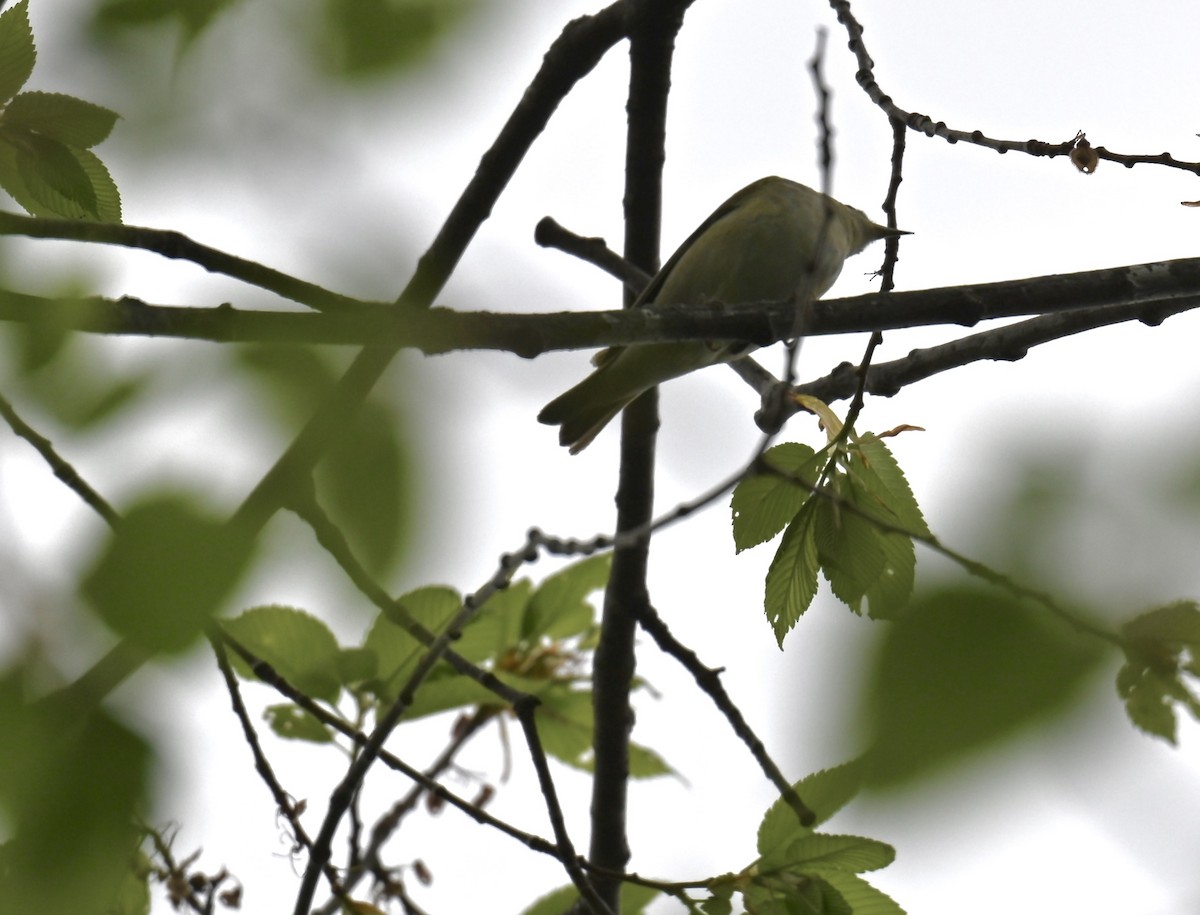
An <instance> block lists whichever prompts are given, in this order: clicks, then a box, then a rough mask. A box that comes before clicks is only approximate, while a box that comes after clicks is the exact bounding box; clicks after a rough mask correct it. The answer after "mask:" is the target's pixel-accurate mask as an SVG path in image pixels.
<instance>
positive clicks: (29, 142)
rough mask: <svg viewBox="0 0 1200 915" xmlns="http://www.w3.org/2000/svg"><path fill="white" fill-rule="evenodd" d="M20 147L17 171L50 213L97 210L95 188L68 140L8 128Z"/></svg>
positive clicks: (11, 139)
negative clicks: (67, 143)
mask: <svg viewBox="0 0 1200 915" xmlns="http://www.w3.org/2000/svg"><path fill="white" fill-rule="evenodd" d="M4 138H5V140H6V141H8V142H11V143H12V144H13V146H14V147H15V148H16V151H17V171H18V172H19V173H20V175H21V180H22V181H23V182H24V183H25V187H26V188H27V189H28V191H29V194H30V196H32V197H33V199H34V200H36V201H37V204H38V206H39V208H41V210H42V211H43V212H44V213H45V214H46V215H48V216H63V217H67V218H70V217H72V216H76V214H77V213H79V214H84V213H87V214H97V213H98V210H97V204H96V192H95V191H93V190H92V182H91V180H90V179H89V178H88V175H87V172H85V171H84V170H83V166H82V165H81V164H80V163H79V160H78V159H76V158H75V156H74V155H73V154H72V150H71V148H70V147H69V146H67V145H66V144H65V143H62V142H60V141H58V140H53V139H50V138H49V137H43V136H41V135H40V134H36V133H29V132H27V131H23V132H17V131H14V130H11V129H7V128H6V129H5V131H4Z"/></svg>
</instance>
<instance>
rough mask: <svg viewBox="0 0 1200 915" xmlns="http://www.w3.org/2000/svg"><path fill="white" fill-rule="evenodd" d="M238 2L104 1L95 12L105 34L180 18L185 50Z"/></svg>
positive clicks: (216, 0) (183, 48)
mask: <svg viewBox="0 0 1200 915" xmlns="http://www.w3.org/2000/svg"><path fill="white" fill-rule="evenodd" d="M236 2H237V0H104V2H103V3H102V4H101V5H100V7H99V8H98V9H97V10H96V18H95V23H96V26H97V27H98V28H99V29H101V30H102V31H113V30H115V29H119V28H130V27H135V26H145V25H152V24H154V23H157V22H165V21H167V20H170V19H178V20H179V22H180V25H181V26H182V28H183V47H182V48H181V51H182V50H186V48H187V46H188V45H190V44H191V43H192V42H193V41H194V40H195V39H196V37H197V36H198V35H199V34H200V33H201V32H203V31H204V30H205V29H206V28H208V26H209V25H210V24H211V23H212V21H213V20H214V19H215V18H216V17H217V15H218V14H219V13H220V12H222V11H223V10H224V9H226V8H227V7H230V6H232V5H233V4H234V3H236Z"/></svg>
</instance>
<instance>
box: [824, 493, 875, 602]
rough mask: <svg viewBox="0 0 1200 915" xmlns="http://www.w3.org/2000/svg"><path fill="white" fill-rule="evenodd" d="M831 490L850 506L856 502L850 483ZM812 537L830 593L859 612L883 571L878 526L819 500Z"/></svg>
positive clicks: (836, 505)
mask: <svg viewBox="0 0 1200 915" xmlns="http://www.w3.org/2000/svg"><path fill="white" fill-rule="evenodd" d="M842 482H846V481H844V480H843V481H842ZM834 491H835V492H837V493H839V494H840V495H842V496H843V498H845V499H846V501H848V502H850V504H851V505H854V504H856V503H857V500H856V499H855V498H854V497H853V489H852V487H851V486H838V487H835V490H834ZM815 539H816V544H817V560H818V561H819V562H820V564H821V571H822V572H824V573H825V578H826V579H827V580H828V581H829V584H830V586H831V587H832V588H833V593H834V594H835V595H836V596H837V598H838V599H839V600H841V601H842V602H843V603H845V604H846V606H848V607H849V608H850V609H851V610H853V611H854V612H855V613H859V612H860V611H861V604H862V599H863V596H864V595H865V594H866V593H867V590H868V589H869V588H870V587H871V586H872V585H873V584H874V583H875V582H876V581H877V580H878V579H879V577H880V576H881V575H883V574H884V572H885V570H886V557H885V555H884V552H883V548H882V546H881V544H880V542H879V541H880V540H881V539H882V538H881V535H880V531H879V528H878V527H876V526H875V525H874V524H872V523H871V522H870V521H868V520H867V519H866V518H863V517H862V516H861V515H858V514H855V513H854V512H853V511H850V510H848V509H847V508H846V507H844V506H842V505H839V504H838V503H837V502H835V501H833V500H831V499H822V500H820V503H819V504H818V505H817V519H816V526H815Z"/></svg>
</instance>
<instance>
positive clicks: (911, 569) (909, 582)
mask: <svg viewBox="0 0 1200 915" xmlns="http://www.w3.org/2000/svg"><path fill="white" fill-rule="evenodd" d="M878 543H879V547H880V549H881V550H883V558H884V565H883V571H882V572H881V574H880V575H879V577H878V578H876V579H875V581H874V582H873V583H872V584H871V586H870V587H869V588H867V593H866V598H867V615H868V616H869V617H871V619H874V620H894V619H896V618H897V616H898V615H899V614H900V611H902V610H903V609H904V608H905V607H906V606H908V602H909V600H910V599H911V598H912V593H913V585H914V584H915V582H916V570H917V552H916V550H915V549H914V548H913V542H912V540H911V539H909V538H908V537H903V536H901V535H899V534H880V536H879V540H878Z"/></svg>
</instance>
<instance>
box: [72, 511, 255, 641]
mask: <svg viewBox="0 0 1200 915" xmlns="http://www.w3.org/2000/svg"><path fill="white" fill-rule="evenodd" d="M252 543H253V541H252V538H251V537H250V536H249V535H248V534H246V533H244V532H242V531H241V530H240V529H239V528H236V527H233V526H230V525H228V524H225V523H222V522H220V521H218V520H216V519H213V518H211V517H209V516H208V515H206V514H205V513H204V512H202V511H201V510H200V509H198V508H197V507H196V506H195V505H193V504H192V503H190V502H187V501H185V500H183V499H180V498H175V497H156V498H152V499H149V500H147V501H145V502H142V503H140V504H138V505H135V506H134V507H133V508H131V509H129V510H128V511H127V512H126V513H125V515H124V516H123V518H122V520H121V522H120V524H119V525H118V526H117V529H116V531H115V532H114V534H113V536H112V538H111V539H110V540H109V542H108V544H107V545H106V547H105V548H104V551H103V552H102V554H101V555H100V557H99V558H98V560H97V561H96V563H95V565H94V566H93V567H92V570H91V572H90V573H89V574H88V576H87V578H86V579H85V580H84V583H83V591H84V594H85V595H86V596H87V597H88V599H89V600H90V601H91V603H92V606H93V607H94V608H95V609H96V613H97V615H98V616H99V617H100V618H101V619H102V620H104V622H105V623H107V624H108V625H109V626H110V627H111V628H112V629H113V630H114V631H115V632H117V633H119V634H121V635H122V636H124V637H126V638H128V639H129V640H130V641H131V642H133V643H134V644H136V645H138V646H140V647H141V648H142V649H143V650H145V651H148V652H150V653H158V652H179V651H183V650H185V649H186V648H188V647H189V646H191V645H192V644H193V643H194V642H195V641H196V640H197V639H198V638H199V637H200V635H201V633H202V632H203V630H204V627H205V625H206V624H207V623H208V621H209V620H210V619H211V618H212V616H213V615H214V614H215V613H216V612H217V611H218V610H219V609H220V606H221V603H222V602H223V601H224V599H225V598H226V597H227V595H228V594H229V593H230V592H231V591H232V590H233V587H234V585H235V584H236V583H237V581H238V579H239V578H240V577H241V575H242V573H243V571H244V570H245V569H246V567H247V566H248V565H249V561H250V556H251V545H252Z"/></svg>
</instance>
